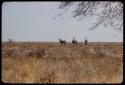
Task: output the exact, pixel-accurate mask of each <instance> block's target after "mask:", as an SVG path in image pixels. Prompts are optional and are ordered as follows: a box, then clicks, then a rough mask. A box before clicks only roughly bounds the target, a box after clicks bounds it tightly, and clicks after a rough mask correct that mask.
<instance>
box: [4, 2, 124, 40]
mask: <svg viewBox="0 0 125 85" xmlns="http://www.w3.org/2000/svg"><path fill="white" fill-rule="evenodd" d="M58 4H59V3H58V2H4V3H3V4H2V41H6V40H8V39H9V38H12V39H13V40H15V41H44V42H46V41H47V42H51V41H53V42H54V41H58V38H61V39H65V40H67V41H71V40H72V38H73V37H75V38H76V39H77V40H78V41H84V39H85V37H87V39H88V40H89V41H90V42H123V33H122V32H121V33H120V34H119V32H118V31H115V30H112V28H111V27H103V26H99V28H100V29H97V30H94V31H92V30H89V29H88V27H89V26H90V25H91V22H92V18H91V17H88V18H85V19H83V20H82V21H77V20H76V19H74V18H72V17H71V13H70V12H67V13H65V14H64V15H62V16H60V17H57V18H56V19H54V20H53V17H55V16H56V14H58V13H60V12H63V10H60V9H58ZM117 34H119V35H118V36H115V35H117Z"/></svg>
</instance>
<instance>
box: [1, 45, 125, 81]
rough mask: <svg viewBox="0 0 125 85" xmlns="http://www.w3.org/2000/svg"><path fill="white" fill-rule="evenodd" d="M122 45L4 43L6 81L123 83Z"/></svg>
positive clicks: (3, 61)
mask: <svg viewBox="0 0 125 85" xmlns="http://www.w3.org/2000/svg"><path fill="white" fill-rule="evenodd" d="M121 54H122V55H123V46H122V44H98V43H97V44H89V45H84V44H78V45H72V44H66V45H60V44H59V43H15V44H11V45H10V44H7V43H3V44H2V81H3V82H5V83H121V82H122V80H123V56H122V55H121Z"/></svg>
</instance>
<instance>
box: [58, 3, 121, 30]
mask: <svg viewBox="0 0 125 85" xmlns="http://www.w3.org/2000/svg"><path fill="white" fill-rule="evenodd" d="M73 6H74V7H75V9H74V10H72V17H74V18H77V17H78V18H79V20H82V19H83V18H84V17H87V16H93V17H96V22H95V23H94V25H93V26H91V27H89V29H96V28H97V27H98V26H99V25H101V24H103V25H104V26H107V25H110V26H112V27H113V28H114V29H117V30H120V31H121V30H123V4H122V2H119V1H112V2H111V1H105V2H104V1H79V2H73V1H63V2H60V4H59V6H58V7H59V9H65V11H64V12H63V13H60V14H58V15H57V16H61V15H63V14H64V13H65V12H67V11H68V10H71V9H70V8H71V7H73Z"/></svg>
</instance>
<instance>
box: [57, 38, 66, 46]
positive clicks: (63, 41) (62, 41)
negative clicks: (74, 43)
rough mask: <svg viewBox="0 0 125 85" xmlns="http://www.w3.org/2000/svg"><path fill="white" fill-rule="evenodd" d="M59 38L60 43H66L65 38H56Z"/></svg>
mask: <svg viewBox="0 0 125 85" xmlns="http://www.w3.org/2000/svg"><path fill="white" fill-rule="evenodd" d="M58 40H59V42H60V44H61V45H62V44H66V41H65V40H61V39H58Z"/></svg>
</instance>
